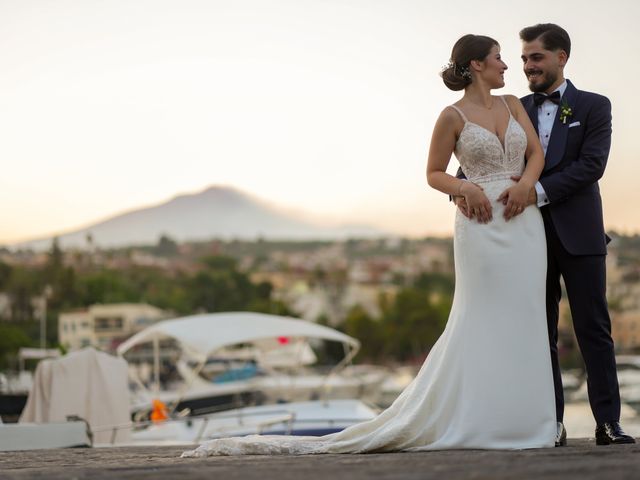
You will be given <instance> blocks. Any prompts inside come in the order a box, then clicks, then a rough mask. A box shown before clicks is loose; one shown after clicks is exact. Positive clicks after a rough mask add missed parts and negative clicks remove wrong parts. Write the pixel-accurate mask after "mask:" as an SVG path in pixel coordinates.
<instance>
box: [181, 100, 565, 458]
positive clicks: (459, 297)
mask: <svg viewBox="0 0 640 480" xmlns="http://www.w3.org/2000/svg"><path fill="white" fill-rule="evenodd" d="M503 100H504V99H503ZM505 105H506V102H505ZM453 108H456V107H453ZM507 108H508V107H507ZM456 110H458V112H459V113H460V115H461V116H462V117H463V119H464V120H465V125H464V128H463V130H462V132H461V134H460V138H459V139H458V142H457V145H456V151H455V153H456V156H457V158H458V160H459V161H460V165H461V166H462V169H463V171H464V172H465V175H466V176H467V178H468V179H469V180H471V181H473V182H476V183H477V184H479V185H482V187H483V188H484V191H485V193H486V194H487V196H488V197H489V199H490V200H492V201H493V220H492V221H491V222H490V223H488V224H480V223H478V222H476V221H472V220H468V219H467V218H466V217H464V216H463V215H462V214H461V213H460V212H457V214H456V220H455V235H454V258H455V272H456V287H455V295H454V300H453V305H452V308H451V313H450V316H449V320H448V322H447V326H446V328H445V330H444V332H443V334H442V336H441V337H440V338H439V339H438V341H437V342H436V344H435V345H434V346H433V348H432V349H431V351H430V353H429V355H428V357H427V359H426V361H425V363H424V365H423V366H422V368H421V370H420V372H419V373H418V375H417V376H416V378H415V379H414V380H413V382H412V383H411V384H410V385H409V386H408V387H407V388H406V389H405V390H404V392H402V394H400V396H399V397H398V398H397V399H396V401H395V402H394V403H393V404H392V405H391V406H390V407H389V408H388V409H386V410H385V411H383V412H382V413H380V415H378V416H377V417H376V418H374V419H372V420H369V421H367V422H363V423H360V424H357V425H353V426H351V427H349V428H347V429H345V430H343V431H341V432H338V433H334V434H331V435H326V436H323V437H298V436H277V435H271V436H260V435H251V436H247V437H235V438H223V439H217V440H211V441H208V442H205V443H203V444H202V445H201V446H200V447H198V448H197V449H196V450H192V451H187V452H185V453H184V454H183V457H201V456H207V455H249V454H263V455H272V454H318V453H365V452H388V451H419V450H441V449H461V448H479V449H523V448H538V447H553V446H554V443H555V433H556V417H555V397H554V391H553V379H552V374H551V361H550V354H549V342H548V336H547V322H546V311H545V275H546V242H545V234H544V226H543V223H542V217H541V215H540V211H539V210H538V209H537V208H536V207H535V206H532V207H528V208H526V209H525V210H524V212H523V213H522V214H520V215H518V216H517V217H515V218H514V219H512V220H510V221H509V222H506V221H505V220H504V218H503V216H502V212H503V209H504V207H503V206H502V204H501V203H498V202H496V201H495V199H496V198H497V197H498V196H499V194H500V193H501V192H502V191H503V190H504V189H505V188H507V187H508V186H509V185H512V184H513V182H512V181H511V180H510V178H509V177H510V176H511V175H518V174H521V173H522V171H523V169H524V153H525V149H526V145H527V140H526V136H525V133H524V130H523V129H522V127H521V126H520V125H519V124H518V122H517V121H516V120H515V119H514V118H513V117H512V116H511V114H510V118H509V123H508V127H507V130H506V133H505V140H504V142H505V143H504V147H503V145H502V143H501V142H500V140H499V138H498V137H497V136H496V135H495V134H493V133H492V132H489V131H488V130H486V129H485V128H483V127H481V126H479V125H477V124H475V123H473V122H469V121H468V120H467V119H466V117H465V116H464V114H463V113H462V111H460V110H459V109H457V108H456Z"/></svg>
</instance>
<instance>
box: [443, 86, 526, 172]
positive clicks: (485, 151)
mask: <svg viewBox="0 0 640 480" xmlns="http://www.w3.org/2000/svg"><path fill="white" fill-rule="evenodd" d="M500 98H501V99H502V101H503V102H504V104H505V106H506V107H507V110H508V111H509V122H508V123H507V129H506V131H505V134H504V145H503V144H502V143H501V142H500V139H499V138H498V136H497V135H496V134H495V133H493V132H490V131H489V130H487V129H486V128H484V127H482V126H480V125H478V124H477V123H474V122H471V121H469V120H468V119H467V117H466V116H465V114H464V113H463V112H462V110H460V109H459V108H458V107H456V106H455V105H451V107H452V108H454V109H455V110H456V111H457V112H458V113H459V114H460V116H461V117H462V119H463V120H464V127H463V128H462V131H461V132H460V136H459V137H458V141H457V142H456V148H455V151H454V153H455V154H456V158H457V159H458V161H459V162H460V167H461V168H462V171H463V172H464V174H465V176H466V177H467V178H468V179H469V180H471V181H473V182H482V181H483V180H490V179H491V178H494V177H504V176H505V175H506V176H509V175H520V174H521V173H522V171H523V170H524V154H525V152H526V149H527V136H526V134H525V132H524V130H523V128H522V127H521V126H520V124H519V123H518V122H517V121H516V119H515V118H513V115H511V111H510V110H509V106H508V105H507V102H506V100H505V99H504V97H500Z"/></svg>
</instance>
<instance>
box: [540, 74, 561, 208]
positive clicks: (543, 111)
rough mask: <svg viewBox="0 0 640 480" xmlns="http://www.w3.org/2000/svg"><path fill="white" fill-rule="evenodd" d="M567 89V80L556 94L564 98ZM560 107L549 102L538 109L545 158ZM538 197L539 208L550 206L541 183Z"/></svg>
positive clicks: (557, 89) (556, 90)
mask: <svg viewBox="0 0 640 480" xmlns="http://www.w3.org/2000/svg"><path fill="white" fill-rule="evenodd" d="M566 89H567V81H566V80H565V81H564V82H562V85H560V86H559V87H558V88H556V89H555V90H554V92H560V98H562V96H563V95H564V91H565V90H566ZM552 93H553V92H552ZM558 107H559V105H556V104H555V103H553V102H549V101H546V102H543V103H542V104H541V105H540V106H539V107H538V136H539V137H540V143H541V144H542V150H543V151H544V155H545V157H546V155H547V147H548V146H549V139H550V138H551V130H552V129H553V122H554V120H555V118H556V113H558ZM536 195H537V197H538V206H539V207H542V206H544V205H548V204H549V198H548V197H547V193H546V192H545V191H544V188H543V187H542V184H541V183H540V182H537V183H536Z"/></svg>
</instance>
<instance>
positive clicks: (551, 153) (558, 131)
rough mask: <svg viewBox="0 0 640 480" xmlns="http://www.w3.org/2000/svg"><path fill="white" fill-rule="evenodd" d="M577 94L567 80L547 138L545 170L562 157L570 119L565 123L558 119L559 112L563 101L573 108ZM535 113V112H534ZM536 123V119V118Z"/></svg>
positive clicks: (554, 164) (558, 161) (553, 165)
mask: <svg viewBox="0 0 640 480" xmlns="http://www.w3.org/2000/svg"><path fill="white" fill-rule="evenodd" d="M577 96H578V91H577V90H576V87H574V86H573V84H572V83H571V82H570V81H569V80H567V88H566V90H565V91H564V95H563V96H562V100H561V103H560V105H559V106H558V111H557V112H556V118H555V119H554V121H553V127H552V129H551V137H550V138H549V145H548V146H547V154H546V155H545V166H544V169H545V170H549V169H551V168H553V167H555V166H556V165H557V164H558V163H560V160H562V157H564V151H565V149H566V148H567V134H568V132H569V123H571V121H570V119H567V121H566V122H565V123H562V122H561V121H560V114H561V111H562V105H564V104H565V103H566V104H567V105H569V107H571V109H572V110H575V101H576V97H577ZM536 115H537V114H536ZM536 124H537V119H536Z"/></svg>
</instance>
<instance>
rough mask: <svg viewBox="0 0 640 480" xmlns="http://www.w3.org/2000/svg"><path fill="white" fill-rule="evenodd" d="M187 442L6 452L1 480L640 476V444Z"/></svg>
mask: <svg viewBox="0 0 640 480" xmlns="http://www.w3.org/2000/svg"><path fill="white" fill-rule="evenodd" d="M184 449H185V448H184V447H131V448H123V447H119V448H84V449H59V450H33V451H25V452H1V453H0V479H31V478H33V479H52V480H55V479H65V480H66V479H96V480H102V479H138V478H141V479H179V480H189V479H207V480H211V479H225V480H233V479H243V480H245V479H246V480H254V479H255V480H267V479H280V480H320V479H322V480H324V479H327V478H329V479H331V480H339V479H350V480H360V479H362V480H364V479H376V480H386V479H389V480H391V479H394V480H395V479H438V480H457V479H465V480H467V479H474V480H475V479H523V478H527V479H528V478H532V479H562V480H573V479H579V480H591V479H598V480H602V479H603V480H617V479H634V480H635V479H640V445H639V444H636V445H621V446H615V447H612V446H605V447H596V446H595V444H594V442H593V440H575V439H570V445H569V446H568V447H565V448H549V449H540V450H521V451H486V450H464V451H462V450H450V451H440V452H422V453H385V454H366V455H308V456H269V457H264V456H245V457H208V458H203V459H181V458H179V456H180V453H181V452H182V451H183V450H184Z"/></svg>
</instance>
